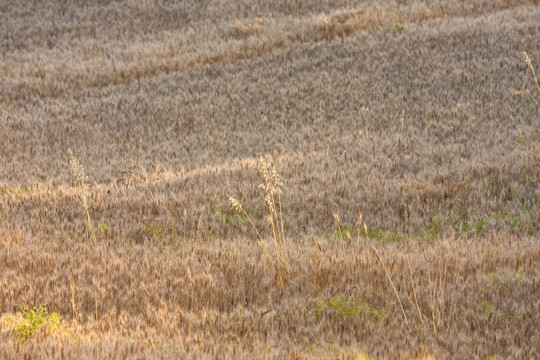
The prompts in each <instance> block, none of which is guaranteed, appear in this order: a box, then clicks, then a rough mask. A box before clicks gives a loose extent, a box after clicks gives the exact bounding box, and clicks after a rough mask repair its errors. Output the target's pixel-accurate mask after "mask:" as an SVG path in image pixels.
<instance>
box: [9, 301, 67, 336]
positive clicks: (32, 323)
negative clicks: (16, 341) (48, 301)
mask: <svg viewBox="0 0 540 360" xmlns="http://www.w3.org/2000/svg"><path fill="white" fill-rule="evenodd" d="M21 310H22V311H21V313H22V320H21V321H20V322H19V324H18V325H17V329H16V331H15V334H16V336H17V337H19V338H21V339H23V340H28V339H29V338H31V337H33V336H35V335H37V334H38V333H40V332H42V331H43V330H44V329H45V328H48V329H49V330H50V331H51V333H55V332H58V331H59V330H61V329H62V323H61V318H60V316H59V315H58V314H57V313H55V312H53V313H50V314H49V313H48V311H47V308H46V307H45V306H39V307H34V308H32V309H29V308H26V307H22V308H21Z"/></svg>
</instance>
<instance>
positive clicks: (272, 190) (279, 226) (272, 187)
mask: <svg viewBox="0 0 540 360" xmlns="http://www.w3.org/2000/svg"><path fill="white" fill-rule="evenodd" d="M259 172H260V173H261V175H262V177H263V180H264V182H263V183H262V184H260V185H259V188H260V189H262V190H263V198H264V201H265V203H266V207H267V210H268V216H267V218H268V225H267V226H270V227H271V229H272V238H273V239H274V243H275V244H276V245H279V246H282V245H283V243H284V242H285V231H284V228H283V212H282V207H281V192H282V190H281V189H282V186H283V183H282V182H281V179H280V177H279V174H278V173H277V171H276V168H275V166H274V165H271V164H270V163H268V162H267V161H266V160H265V159H264V158H263V157H262V156H259ZM227 198H228V199H229V202H230V203H231V205H232V206H233V208H234V209H235V210H236V211H237V212H239V213H242V214H244V216H245V217H246V219H247V220H248V221H249V223H250V224H251V226H252V227H253V229H255V232H256V233H257V236H258V237H259V239H261V240H262V239H263V238H262V236H261V233H260V232H259V230H258V229H257V227H256V226H255V224H254V222H253V219H252V218H251V216H250V215H249V214H248V212H247V211H246V210H245V209H244V207H243V206H242V204H241V203H240V201H238V200H237V199H235V198H233V197H232V196H230V195H227Z"/></svg>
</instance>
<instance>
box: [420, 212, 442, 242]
mask: <svg viewBox="0 0 540 360" xmlns="http://www.w3.org/2000/svg"><path fill="white" fill-rule="evenodd" d="M441 220H442V216H441V214H437V215H435V216H434V217H433V219H432V221H431V226H430V227H429V228H427V229H426V230H424V231H423V232H422V240H426V241H433V240H435V239H436V238H437V237H438V236H439V233H440V232H441Z"/></svg>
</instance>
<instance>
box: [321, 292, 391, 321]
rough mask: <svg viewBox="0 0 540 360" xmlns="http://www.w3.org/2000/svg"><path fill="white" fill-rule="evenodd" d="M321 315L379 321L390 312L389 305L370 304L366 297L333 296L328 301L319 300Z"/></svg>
mask: <svg viewBox="0 0 540 360" xmlns="http://www.w3.org/2000/svg"><path fill="white" fill-rule="evenodd" d="M316 312H317V314H318V315H319V316H329V317H333V318H336V319H339V320H344V319H355V318H364V319H367V320H369V321H371V322H379V321H381V320H383V319H384V318H385V317H386V316H387V314H388V306H383V307H380V308H377V307H372V306H370V305H369V303H368V301H367V299H365V298H363V297H362V298H355V297H349V298H342V297H339V296H338V297H333V298H331V299H329V300H327V301H323V300H321V301H319V302H318V303H317V306H316Z"/></svg>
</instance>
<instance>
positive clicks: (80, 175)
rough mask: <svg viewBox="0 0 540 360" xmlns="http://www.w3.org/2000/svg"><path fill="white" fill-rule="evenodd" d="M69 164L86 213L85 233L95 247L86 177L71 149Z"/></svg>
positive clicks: (95, 239)
mask: <svg viewBox="0 0 540 360" xmlns="http://www.w3.org/2000/svg"><path fill="white" fill-rule="evenodd" d="M68 155H69V163H70V165H71V171H72V174H73V177H74V179H75V184H76V185H77V186H78V187H79V189H80V192H79V194H80V196H81V203H82V206H83V208H84V211H85V213H86V231H87V232H88V234H89V235H90V237H91V238H92V242H93V243H94V245H97V238H96V233H95V231H94V226H93V224H92V218H91V217H90V211H89V208H88V188H87V186H86V176H85V174H84V168H83V166H82V165H81V164H80V163H79V160H77V158H76V157H75V155H73V152H72V151H71V149H69V150H68Z"/></svg>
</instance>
